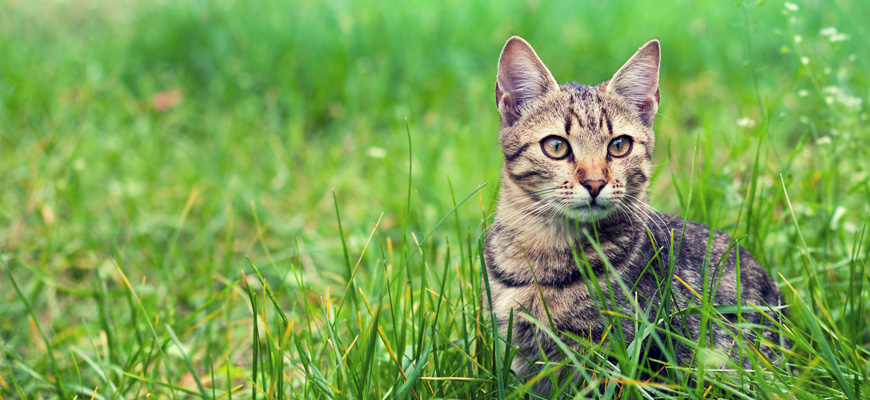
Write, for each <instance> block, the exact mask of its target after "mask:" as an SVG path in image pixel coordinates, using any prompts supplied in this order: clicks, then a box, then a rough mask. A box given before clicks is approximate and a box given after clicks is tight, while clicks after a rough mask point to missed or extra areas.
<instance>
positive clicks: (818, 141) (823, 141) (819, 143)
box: [816, 136, 831, 146]
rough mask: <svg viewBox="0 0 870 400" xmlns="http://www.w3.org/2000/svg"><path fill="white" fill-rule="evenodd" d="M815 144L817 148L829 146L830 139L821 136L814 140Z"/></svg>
mask: <svg viewBox="0 0 870 400" xmlns="http://www.w3.org/2000/svg"><path fill="white" fill-rule="evenodd" d="M816 144H817V145H819V146H821V145H823V144H831V137H830V136H822V137H820V138H819V140H816Z"/></svg>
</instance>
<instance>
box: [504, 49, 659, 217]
mask: <svg viewBox="0 0 870 400" xmlns="http://www.w3.org/2000/svg"><path fill="white" fill-rule="evenodd" d="M659 60H660V50H659V42H658V40H651V41H649V42H647V43H646V44H645V45H643V46H642V47H641V48H640V49H639V50H638V51H637V52H636V53H635V54H634V56H632V57H631V59H629V60H628V61H627V62H626V63H625V65H623V66H622V68H620V69H619V70H618V71H617V72H616V74H614V75H613V77H612V78H611V79H610V80H608V81H605V82H604V83H602V84H600V85H598V86H585V85H581V84H577V83H570V84H567V85H562V86H560V85H559V84H558V83H556V80H555V79H553V75H552V74H551V73H550V71H549V70H548V69H547V67H546V66H544V63H543V62H541V59H540V58H539V57H538V55H537V54H536V53H535V50H534V49H532V46H530V45H529V44H528V43H527V42H526V41H525V40H523V39H522V38H520V37H518V36H514V37H511V38H510V39H509V40H508V41H507V43H506V44H505V46H504V49H503V50H502V53H501V57H500V58H499V62H498V77H497V80H496V86H495V100H496V104H497V106H498V111H499V113H500V114H501V130H500V132H499V140H500V141H501V146H502V150H503V152H504V155H505V162H504V169H503V174H502V181H503V182H502V186H503V190H507V191H508V192H509V193H510V194H509V196H527V197H528V198H529V200H533V201H535V202H540V204H541V206H540V207H539V208H538V210H539V211H538V212H539V213H548V214H551V215H553V216H560V217H563V218H564V217H570V218H572V219H576V220H579V221H584V222H588V221H592V220H603V219H606V218H610V217H613V216H616V215H619V214H621V215H631V214H632V212H637V210H638V207H635V206H641V207H639V208H640V209H643V208H644V207H642V204H643V203H645V202H646V189H647V185H648V184H649V178H650V173H651V172H652V151H653V142H654V136H653V119H654V117H655V114H656V110H657V109H658V104H659V87H658V77H659ZM504 200H508V201H511V200H513V201H516V200H520V199H517V198H514V199H504ZM524 203H528V202H527V201H526V202H524ZM540 210H543V211H540Z"/></svg>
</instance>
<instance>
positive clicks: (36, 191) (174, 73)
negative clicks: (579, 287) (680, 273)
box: [0, 0, 870, 399]
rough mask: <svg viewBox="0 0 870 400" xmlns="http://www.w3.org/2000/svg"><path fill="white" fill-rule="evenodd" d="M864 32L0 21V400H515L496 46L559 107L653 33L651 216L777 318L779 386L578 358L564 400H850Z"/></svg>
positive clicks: (600, 23) (848, 14) (749, 23)
mask: <svg viewBox="0 0 870 400" xmlns="http://www.w3.org/2000/svg"><path fill="white" fill-rule="evenodd" d="M866 15H870V3H868V2H866V1H863V0H853V1H849V0H834V1H823V0H816V1H812V0H810V1H806V2H800V1H794V2H786V3H783V2H779V1H759V2H756V1H750V2H736V1H718V2H690V1H685V0H669V1H663V2H651V1H643V0H627V1H588V2H569V1H558V2H545V1H535V0H531V1H527V2H519V1H506V2H496V1H482V2H462V1H456V0H448V1H445V2H426V1H420V0H412V1H409V2H407V3H405V2H387V1H382V0H372V1H356V2H352V1H342V0H335V1H305V0H303V1H289V2H287V1H275V0H272V1H267V0H250V1H236V0H215V1H204V0H203V1H185V2H168V1H156V0H149V1H140V2H133V1H128V0H121V1H115V2H110V1H98V0H82V1H75V2H70V1H49V0H34V1H15V0H5V1H0V272H2V273H0V354H2V358H0V398H4V399H5V398H34V399H41V398H73V397H75V396H78V398H80V399H82V398H96V399H132V398H144V397H146V396H148V395H150V396H151V398H172V399H175V398H214V399H218V398H225V399H228V398H275V399H280V398H299V399H303V398H304V399H307V398H319V399H338V398H342V399H350V398H365V399H369V398H371V399H383V398H412V399H423V398H463V399H484V398H496V397H502V398H523V396H528V397H530V398H531V397H532V396H533V395H532V394H530V393H527V391H528V385H527V384H526V381H524V380H521V379H518V378H517V377H516V376H514V375H512V374H511V373H510V370H509V365H510V359H509V358H508V357H510V353H511V351H512V350H511V348H510V346H507V345H506V344H505V343H504V341H502V340H500V339H499V338H498V336H497V334H496V333H495V332H494V331H493V328H492V323H491V322H492V317H491V315H490V314H489V312H488V310H487V308H486V307H485V303H486V299H487V295H486V292H487V282H486V281H485V280H484V279H483V276H484V275H485V274H483V275H482V274H481V260H482V257H481V240H482V237H483V233H484V230H485V227H486V226H487V224H489V223H491V221H492V219H491V216H492V214H493V213H494V212H495V210H496V202H495V200H496V198H497V194H498V189H499V183H498V177H499V169H500V167H501V163H502V152H501V149H500V147H499V144H498V125H499V120H498V118H499V117H498V113H497V111H496V108H495V103H494V100H495V99H494V86H493V85H494V82H495V76H496V65H497V60H498V55H499V52H500V51H501V48H502V45H503V44H504V42H505V40H506V39H507V38H508V37H509V36H510V35H512V34H517V35H521V36H523V37H524V38H526V39H527V40H528V41H529V42H530V43H531V44H532V45H533V46H535V48H536V50H537V51H538V54H539V55H540V56H541V58H542V59H543V61H544V62H545V63H546V64H547V66H548V67H549V68H550V70H551V71H552V72H553V75H554V76H555V78H556V79H557V80H558V81H559V82H562V83H564V82H568V81H578V82H583V83H588V84H597V83H599V82H601V81H604V80H606V79H608V78H610V76H611V75H612V74H613V73H614V72H615V71H616V70H617V69H618V68H619V67H620V66H621V65H622V63H623V62H624V61H625V60H626V59H628V57H630V56H631V54H633V52H634V51H635V50H636V49H637V48H638V46H640V45H641V44H643V43H645V42H646V41H647V40H649V39H651V38H659V39H660V40H661V43H662V54H663V58H662V69H661V81H660V86H661V106H660V109H659V115H658V116H657V118H656V135H657V148H656V154H655V155H654V157H653V160H654V162H655V165H656V172H655V175H654V179H653V181H652V183H651V186H650V187H651V190H650V198H651V205H652V206H653V207H655V208H656V209H657V210H659V211H661V212H665V213H672V214H678V215H682V216H684V217H686V218H688V219H691V220H693V221H697V222H701V223H704V224H707V225H710V226H712V227H714V228H716V229H720V230H722V231H726V232H728V233H729V234H731V235H732V236H733V237H734V238H735V239H737V240H739V243H740V246H742V247H745V248H747V249H748V250H750V251H751V252H752V253H753V254H754V255H755V257H756V258H757V259H758V260H759V261H760V262H761V264H762V265H764V266H765V268H766V269H767V270H768V272H770V274H771V276H773V277H774V279H775V281H776V282H777V284H778V285H779V287H780V288H781V290H782V292H783V293H784V296H785V299H786V303H787V304H789V307H788V310H787V312H788V315H789V320H788V321H787V323H786V324H785V326H779V327H778V328H777V329H780V330H781V332H783V334H784V335H786V336H787V337H788V338H789V339H790V340H791V341H792V342H793V344H792V347H791V350H789V351H787V352H786V353H785V362H784V363H783V365H782V367H776V366H773V365H770V364H766V363H765V362H766V360H764V359H763V358H762V357H758V356H756V355H754V353H753V352H752V349H751V346H750V345H749V344H745V345H743V346H742V347H741V350H746V353H747V357H751V358H752V360H753V365H755V368H754V369H752V370H742V369H740V368H736V369H734V370H730V371H728V370H725V371H723V370H719V369H710V368H708V366H705V365H704V364H703V363H698V365H695V366H693V367H692V369H691V370H686V369H680V368H676V367H673V368H672V369H671V370H669V373H668V374H667V376H666V377H663V378H662V379H660V380H659V381H656V382H645V381H641V380H640V377H641V371H640V370H639V369H638V368H627V367H626V365H627V364H630V362H629V361H631V362H634V361H637V360H635V359H631V360H628V359H626V360H623V359H619V361H620V362H619V363H612V362H609V360H612V359H613V358H614V357H617V356H616V355H614V354H613V353H608V352H609V351H612V349H608V348H607V346H602V345H600V344H596V343H586V344H585V345H584V346H586V347H584V348H585V349H586V352H585V353H583V354H582V356H583V357H585V358H584V359H583V360H577V359H574V360H573V361H571V363H573V364H575V365H580V364H582V365H584V366H585V367H584V368H585V370H587V371H592V372H591V376H589V377H585V378H588V379H585V378H584V379H581V380H579V382H578V383H576V384H575V385H573V387H570V388H567V389H566V392H565V393H566V395H567V394H569V393H570V394H572V395H573V394H583V393H586V394H589V393H594V394H595V395H596V396H600V397H604V398H644V397H645V398H692V399H694V398H722V397H730V398H745V399H756V398H764V399H774V398H800V399H817V398H833V399H840V398H845V399H859V398H870V366H868V359H870V284H868V281H870V252H868V246H870V235H868V234H867V230H868V225H870V208H868V204H870V171H868V166H870V163H868V161H867V160H868V159H870V128H868V114H867V99H868V96H870V24H868V23H867V22H866V17H865V16H866ZM699 347H703V346H701V345H699ZM699 353H704V351H700V352H699ZM608 357H609V358H608ZM617 358H618V357H617ZM622 361H626V362H622ZM577 363H579V364H577ZM548 371H549V373H548V375H546V376H544V375H542V376H539V377H537V378H536V379H555V380H557V381H558V380H559V379H567V378H564V377H560V376H559V375H560V372H558V370H555V369H549V370H548ZM565 382H568V383H570V379H567V381H565Z"/></svg>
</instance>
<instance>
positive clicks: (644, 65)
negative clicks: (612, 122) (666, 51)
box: [604, 39, 661, 127]
mask: <svg viewBox="0 0 870 400" xmlns="http://www.w3.org/2000/svg"><path fill="white" fill-rule="evenodd" d="M660 61H661V49H660V47H659V41H658V39H653V40H650V41H649V42H646V44H645V45H643V46H641V47H640V49H638V50H637V52H636V53H634V55H633V56H631V58H630V59H629V60H628V61H627V62H626V63H625V65H623V66H622V68H620V69H619V71H616V74H614V75H613V78H611V79H610V80H609V81H607V82H605V83H604V90H605V91H606V92H608V93H612V94H615V95H617V96H620V97H622V98H623V99H624V100H625V102H626V103H628V104H629V105H630V106H632V107H634V108H635V110H637V111H638V112H639V113H640V118H641V122H643V124H644V125H646V126H650V127H651V126H652V124H653V119H654V118H655V115H656V112H657V111H658V109H659V63H660Z"/></svg>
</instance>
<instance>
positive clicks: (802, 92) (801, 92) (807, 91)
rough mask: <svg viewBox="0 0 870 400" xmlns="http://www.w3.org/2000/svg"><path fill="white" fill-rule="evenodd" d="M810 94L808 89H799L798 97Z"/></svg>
mask: <svg viewBox="0 0 870 400" xmlns="http://www.w3.org/2000/svg"><path fill="white" fill-rule="evenodd" d="M809 95H810V91H809V90H806V89H801V90H798V97H807V96H809Z"/></svg>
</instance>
